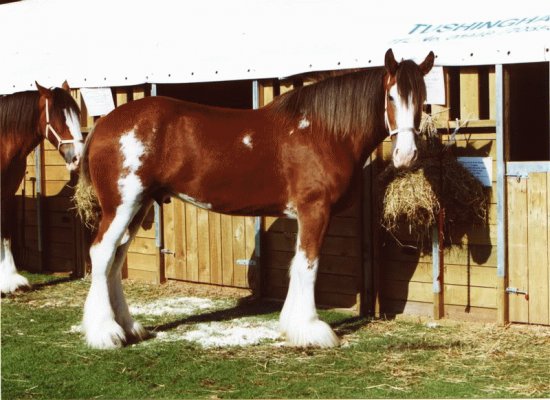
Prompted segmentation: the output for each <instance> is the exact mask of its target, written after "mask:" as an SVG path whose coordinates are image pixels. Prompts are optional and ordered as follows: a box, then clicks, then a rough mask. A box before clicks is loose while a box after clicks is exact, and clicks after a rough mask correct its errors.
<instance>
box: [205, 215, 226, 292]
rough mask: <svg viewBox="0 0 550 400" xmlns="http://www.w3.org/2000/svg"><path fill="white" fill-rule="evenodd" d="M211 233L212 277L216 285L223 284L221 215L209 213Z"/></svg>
mask: <svg viewBox="0 0 550 400" xmlns="http://www.w3.org/2000/svg"><path fill="white" fill-rule="evenodd" d="M208 218H209V225H208V229H209V235H210V241H209V244H210V279H211V283H212V284H215V285H222V284H223V269H222V246H221V242H222V226H221V215H220V214H216V213H213V212H211V213H209V214H208Z"/></svg>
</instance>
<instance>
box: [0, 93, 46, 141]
mask: <svg viewBox="0 0 550 400" xmlns="http://www.w3.org/2000/svg"><path fill="white" fill-rule="evenodd" d="M39 98H40V96H39V94H38V92H21V93H15V94H11V95H7V96H0V136H1V137H2V139H3V140H5V139H7V138H8V136H9V135H20V134H22V133H23V134H29V135H36V134H38V133H39V132H38V123H37V122H38V117H39V115H38V111H39V110H38V99H39Z"/></svg>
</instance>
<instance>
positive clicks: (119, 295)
mask: <svg viewBox="0 0 550 400" xmlns="http://www.w3.org/2000/svg"><path fill="white" fill-rule="evenodd" d="M151 204H152V203H151V202H148V203H146V204H144V205H143V206H142V207H141V209H140V210H139V212H138V213H137V214H136V216H135V217H134V218H133V220H132V222H131V224H130V226H129V227H128V231H127V232H126V233H125V235H124V237H123V239H122V242H121V244H120V246H118V249H117V250H116V254H115V260H114V262H113V266H112V267H111V270H110V272H109V280H108V285H109V295H110V298H111V305H112V307H113V311H114V313H115V321H116V322H117V323H118V324H119V325H120V326H121V327H122V329H124V332H125V333H126V335H127V337H128V339H130V337H131V338H134V339H135V340H143V339H146V338H147V337H148V336H149V333H148V332H147V330H146V329H145V328H144V327H143V326H142V325H141V324H140V323H139V322H137V321H135V320H134V319H133V318H132V316H131V315H130V310H129V309H128V304H127V303H126V299H125V297H124V291H123V289H122V281H121V279H122V275H121V269H122V265H123V264H124V260H125V259H126V254H127V252H128V247H130V243H131V242H132V240H133V239H134V237H135V236H136V233H137V231H138V230H139V227H140V226H141V223H142V222H143V219H144V218H145V216H146V215H147V213H148V211H149V210H150V208H151Z"/></svg>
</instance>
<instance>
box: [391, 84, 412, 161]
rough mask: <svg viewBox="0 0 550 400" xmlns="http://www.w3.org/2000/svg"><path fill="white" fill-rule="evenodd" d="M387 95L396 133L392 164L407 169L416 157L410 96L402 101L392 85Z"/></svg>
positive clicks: (395, 86) (395, 87)
mask: <svg viewBox="0 0 550 400" xmlns="http://www.w3.org/2000/svg"><path fill="white" fill-rule="evenodd" d="M389 95H390V96H391V98H392V105H393V107H394V111H395V113H394V115H395V123H396V125H397V127H396V129H397V131H398V132H397V134H396V139H395V142H394V149H393V157H392V158H393V164H394V166H395V167H396V168H400V167H409V166H410V165H411V164H412V162H413V161H414V160H415V159H416V156H417V148H416V143H415V127H414V111H415V110H414V105H413V101H412V94H411V95H409V97H408V98H407V99H405V100H404V99H403V98H402V97H401V96H400V95H399V93H398V91H397V85H393V86H392V87H391V88H390V90H389Z"/></svg>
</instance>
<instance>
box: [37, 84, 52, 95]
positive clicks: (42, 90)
mask: <svg viewBox="0 0 550 400" xmlns="http://www.w3.org/2000/svg"><path fill="white" fill-rule="evenodd" d="M34 83H35V84H36V88H37V89H38V92H39V93H40V96H48V97H51V91H50V90H49V89H46V88H45V87H43V86H40V84H39V83H38V82H36V81H34Z"/></svg>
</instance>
